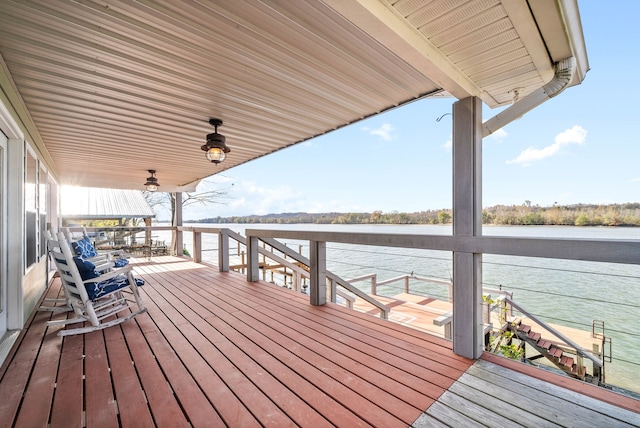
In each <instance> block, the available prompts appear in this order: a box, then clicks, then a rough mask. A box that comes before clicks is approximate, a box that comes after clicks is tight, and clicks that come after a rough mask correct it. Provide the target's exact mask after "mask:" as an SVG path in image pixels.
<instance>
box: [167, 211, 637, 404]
mask: <svg viewBox="0 0 640 428" xmlns="http://www.w3.org/2000/svg"><path fill="white" fill-rule="evenodd" d="M194 226H195V225H194ZM197 226H199V227H203V225H201V224H199V225H197ZM207 226H211V227H214V228H217V227H228V228H229V229H232V230H234V231H236V232H238V233H241V234H243V235H244V230H245V228H251V229H286V230H326V231H345V232H347V231H348V232H358V233H402V234H430V235H450V234H451V233H452V232H451V226H438V225H315V224H297V225H270V224H252V225H243V224H224V225H223V224H216V225H213V224H212V225H207ZM205 227H206V226H205ZM159 234H160V233H159ZM483 234H484V235H489V236H526V237H556V238H557V237H562V238H591V239H640V228H608V227H562V226H557V227H556V226H551V227H550V226H490V227H485V228H484V229H483ZM202 238H203V249H204V250H205V251H204V253H203V258H204V259H205V260H206V261H211V262H213V263H216V264H217V250H216V249H217V239H216V237H215V235H207V234H205V235H203V237H202ZM167 239H169V238H167ZM191 239H192V237H191V234H188V233H187V234H185V235H184V241H185V246H186V248H187V249H189V250H190V251H191V249H192V246H191ZM232 242H233V241H232ZM231 245H233V244H231ZM288 245H290V246H291V247H292V248H295V249H296V250H297V249H298V246H299V245H302V252H303V254H305V255H308V242H303V241H300V242H294V241H289V242H288ZM327 268H328V269H329V270H330V271H332V272H334V273H335V274H337V275H339V276H340V277H342V278H344V279H350V278H355V277H359V276H362V275H366V274H372V273H376V274H377V277H378V281H383V280H385V279H389V278H394V277H397V276H400V275H405V274H410V273H411V272H413V273H414V275H416V276H423V277H432V278H437V279H444V280H449V279H450V278H451V275H452V262H451V253H450V252H445V251H430V250H413V249H402V248H382V247H370V246H359V245H345V244H335V243H327ZM354 285H356V286H359V287H361V288H362V289H363V290H364V291H367V292H368V291H370V290H369V283H368V282H359V283H356V284H354ZM483 285H484V287H485V288H502V289H504V290H508V291H511V292H513V299H514V301H516V302H517V303H519V304H520V305H521V306H523V307H524V308H525V309H527V311H529V312H530V313H532V314H534V315H536V316H538V317H540V318H541V319H543V320H544V321H547V322H550V323H554V324H560V325H566V326H569V327H573V328H577V329H581V330H586V331H591V326H592V321H593V320H601V321H604V323H605V328H606V334H607V336H609V337H611V338H612V344H613V355H612V357H613V362H611V363H607V365H606V380H607V382H608V383H611V384H614V385H618V386H620V387H623V388H627V389H631V390H635V391H638V392H640V387H639V386H638V385H640V382H639V380H640V379H639V377H640V375H639V373H640V334H638V332H637V331H638V329H637V326H640V266H632V265H620V264H611V263H594V262H581V261H570V260H556V259H540V258H529V257H512V256H497V255H484V256H483ZM410 287H411V292H412V293H414V294H420V295H425V296H429V297H435V298H440V299H446V298H447V295H448V289H447V287H446V286H444V285H437V284H429V283H424V282H419V281H412V282H411V283H410ZM403 291H404V284H403V283H402V282H396V283H394V284H391V285H390V286H387V287H379V289H378V293H379V294H382V295H388V296H393V295H395V294H398V293H401V292H403Z"/></svg>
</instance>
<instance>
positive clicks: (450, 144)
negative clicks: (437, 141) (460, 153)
mask: <svg viewBox="0 0 640 428" xmlns="http://www.w3.org/2000/svg"><path fill="white" fill-rule="evenodd" d="M441 147H442V148H443V149H444V150H445V151H446V152H447V153H450V152H451V150H452V149H453V141H452V140H451V138H449V139H448V140H447V141H445V143H444V144H443V145H442V146H441Z"/></svg>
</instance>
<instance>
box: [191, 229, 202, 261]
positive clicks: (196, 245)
mask: <svg viewBox="0 0 640 428" xmlns="http://www.w3.org/2000/svg"><path fill="white" fill-rule="evenodd" d="M193 261H194V262H196V263H200V262H201V261H202V232H196V231H195V230H194V231H193Z"/></svg>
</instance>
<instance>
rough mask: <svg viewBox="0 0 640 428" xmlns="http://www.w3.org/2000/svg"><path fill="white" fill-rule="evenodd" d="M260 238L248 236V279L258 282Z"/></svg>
mask: <svg viewBox="0 0 640 428" xmlns="http://www.w3.org/2000/svg"><path fill="white" fill-rule="evenodd" d="M258 245H259V243H258V238H257V237H255V236H247V281H249V282H256V281H258V280H259V279H260V259H259V258H258V255H259V254H260V253H259V251H258Z"/></svg>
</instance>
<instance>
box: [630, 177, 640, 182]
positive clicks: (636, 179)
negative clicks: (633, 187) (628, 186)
mask: <svg viewBox="0 0 640 428" xmlns="http://www.w3.org/2000/svg"><path fill="white" fill-rule="evenodd" d="M630 181H631V182H632V183H635V182H640V177H638V178H632V179H631V180H630Z"/></svg>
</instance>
